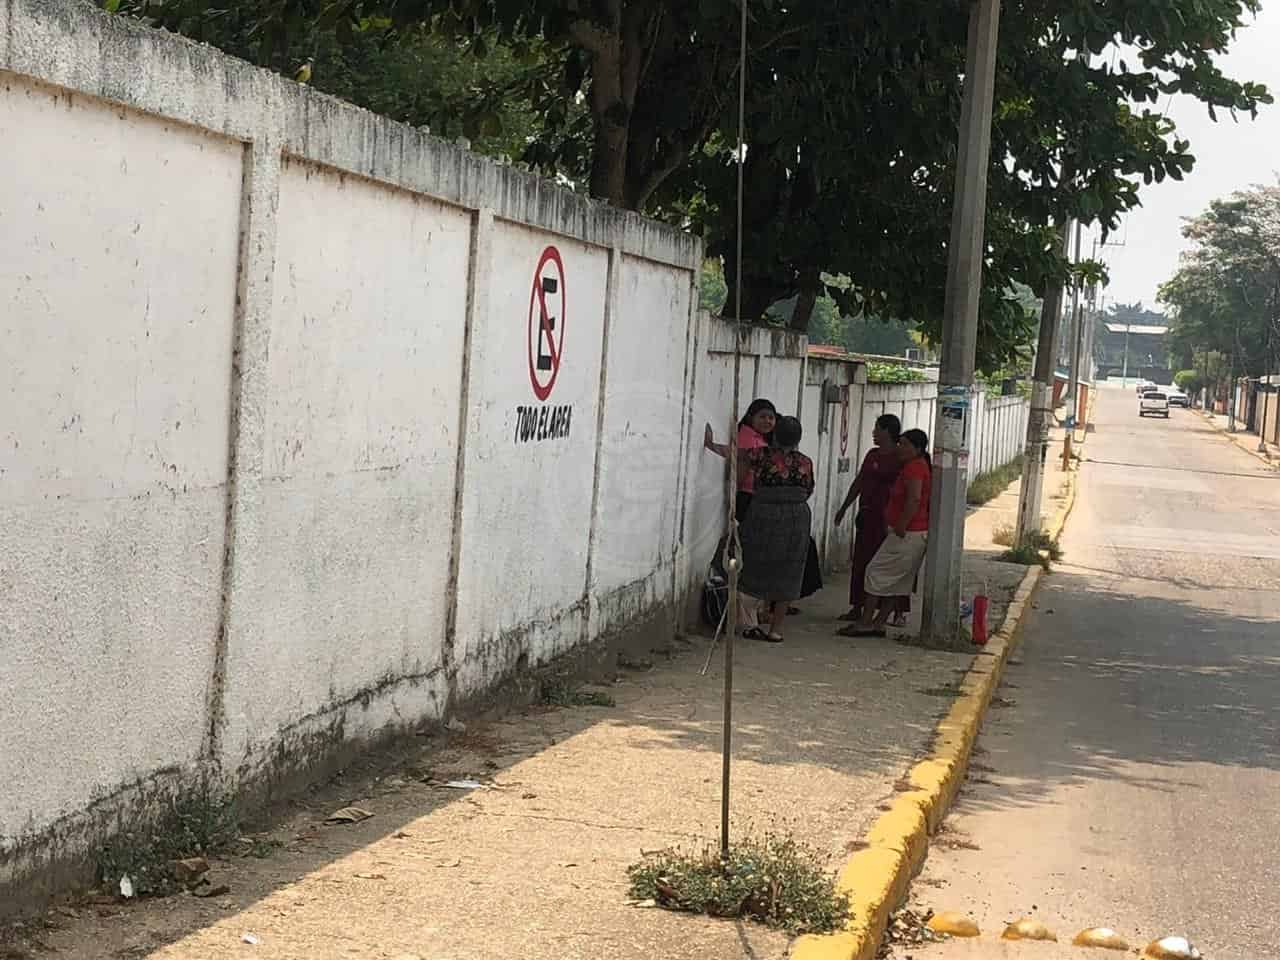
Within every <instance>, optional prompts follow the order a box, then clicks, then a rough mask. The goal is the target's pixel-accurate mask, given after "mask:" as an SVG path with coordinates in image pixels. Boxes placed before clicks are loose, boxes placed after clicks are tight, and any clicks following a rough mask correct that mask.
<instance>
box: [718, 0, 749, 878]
mask: <svg viewBox="0 0 1280 960" xmlns="http://www.w3.org/2000/svg"><path fill="white" fill-rule="evenodd" d="M739 32H740V38H739V42H740V47H739V51H738V226H737V230H738V236H737V245H738V249H737V268H736V269H735V270H734V294H733V302H734V306H735V308H736V309H735V310H734V313H735V314H736V317H735V318H734V319H735V321H736V323H735V325H734V329H733V412H732V415H731V417H730V428H729V429H730V434H729V436H730V440H729V543H730V544H731V545H733V548H734V556H733V557H732V558H731V559H730V560H729V563H728V564H727V566H728V568H729V609H728V611H727V614H728V615H727V617H726V619H725V637H724V731H723V737H724V741H723V745H722V747H721V758H720V859H721V861H727V860H728V859H729V775H730V772H731V767H732V760H733V641H734V635H735V634H736V633H737V631H738V574H739V571H740V569H741V566H742V557H741V555H740V554H741V551H740V550H739V549H738V548H737V544H738V429H737V424H736V423H735V422H734V420H735V418H736V417H737V415H738V403H739V397H738V389H739V387H738V381H739V380H740V379H741V377H740V373H741V369H742V234H743V230H742V209H743V202H742V197H743V179H744V176H745V173H746V166H747V131H746V126H747V0H742V23H741V25H740V30H739Z"/></svg>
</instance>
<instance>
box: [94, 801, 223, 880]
mask: <svg viewBox="0 0 1280 960" xmlns="http://www.w3.org/2000/svg"><path fill="white" fill-rule="evenodd" d="M239 835H240V829H239V820H238V818H237V816H236V810H235V806H234V804H233V803H232V801H231V800H229V799H220V798H217V797H214V796H213V795H211V794H210V793H208V792H206V791H204V790H197V791H191V792H188V793H185V794H182V795H180V796H176V797H174V798H173V800H172V802H171V803H170V807H169V809H168V810H167V811H166V812H165V815H164V816H163V817H162V818H161V819H160V820H159V822H158V823H156V825H155V826H154V827H152V828H151V829H149V830H146V831H139V832H132V831H131V832H128V833H124V834H121V835H120V836H118V837H114V838H113V839H112V840H111V841H110V842H109V843H107V844H106V845H105V846H103V847H101V848H100V849H99V850H98V855H97V874H98V882H99V883H100V884H102V885H103V887H104V888H105V889H106V890H108V891H110V892H115V891H116V890H118V889H119V887H120V879H121V877H125V876H127V877H128V878H129V880H130V882H131V883H132V885H133V890H134V893H135V895H136V896H139V897H147V896H165V895H167V894H171V893H175V892H177V891H178V890H179V889H181V885H180V884H179V883H178V881H177V880H176V879H175V878H174V877H173V875H172V873H171V871H170V868H169V862H170V861H172V860H183V859H185V858H187V857H197V856H205V855H208V854H214V853H218V852H220V851H223V850H226V849H227V848H228V847H229V846H230V845H231V844H232V843H233V842H234V841H235V840H236V839H237V838H238V837H239Z"/></svg>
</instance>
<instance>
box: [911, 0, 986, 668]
mask: <svg viewBox="0 0 1280 960" xmlns="http://www.w3.org/2000/svg"><path fill="white" fill-rule="evenodd" d="M999 27H1000V3H999V0H975V2H974V3H973V4H972V6H971V7H970V8H969V47H968V56H967V65H966V68H965V81H964V103H963V106H962V107H961V113H960V147H959V156H958V157H957V163H956V185H955V206H954V208H953V212H952V216H951V242H950V244H949V245H948V249H947V291H946V304H945V307H944V311H943V333H942V369H941V371H940V374H941V375H940V377H939V383H938V409H937V415H936V419H935V426H934V436H933V447H934V451H935V453H936V454H937V455H936V457H935V459H934V465H933V496H932V503H931V516H932V518H933V519H932V524H931V526H932V529H931V531H930V534H929V554H928V558H929V559H928V575H927V576H926V578H925V594H924V615H923V621H922V627H921V635H922V637H923V638H924V639H925V642H927V643H932V644H934V645H938V646H959V644H960V642H961V638H960V583H961V572H962V565H963V552H964V518H965V491H966V487H967V483H966V479H967V474H968V472H969V468H968V460H969V451H968V437H967V436H966V433H967V428H968V427H969V426H970V425H969V423H968V420H969V413H970V402H971V401H972V399H973V396H972V395H973V367H974V358H975V354H976V352H977V343H978V297H979V293H980V292H981V288H982V256H983V250H984V247H983V228H984V226H985V222H986V206H987V165H988V161H989V157H990V153H991V101H992V94H993V91H994V87H995V67H996V38H997V36H998V33H999Z"/></svg>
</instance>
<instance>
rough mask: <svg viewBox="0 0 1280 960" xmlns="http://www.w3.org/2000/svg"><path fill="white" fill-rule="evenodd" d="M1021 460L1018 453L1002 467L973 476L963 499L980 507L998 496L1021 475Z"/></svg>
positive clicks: (973, 505)
mask: <svg viewBox="0 0 1280 960" xmlns="http://www.w3.org/2000/svg"><path fill="white" fill-rule="evenodd" d="M1022 460H1023V457H1022V455H1021V454H1019V455H1018V456H1017V457H1015V458H1014V459H1013V460H1010V461H1009V462H1008V463H1006V464H1005V465H1004V466H1003V467H996V468H995V469H994V470H988V471H986V472H985V473H980V474H978V475H977V476H976V477H974V478H973V482H972V483H970V484H969V490H968V492H967V493H966V494H965V501H966V502H967V503H968V504H969V506H971V507H980V506H982V505H983V504H984V503H987V502H988V501H991V500H994V499H995V498H996V497H998V496H1000V494H1002V493H1004V492H1005V490H1006V489H1007V488H1008V486H1009V484H1011V483H1013V481H1015V480H1017V479H1018V478H1019V477H1020V476H1022Z"/></svg>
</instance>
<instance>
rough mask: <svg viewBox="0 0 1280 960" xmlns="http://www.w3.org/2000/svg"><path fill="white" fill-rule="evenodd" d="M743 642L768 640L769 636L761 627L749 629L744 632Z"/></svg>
mask: <svg viewBox="0 0 1280 960" xmlns="http://www.w3.org/2000/svg"><path fill="white" fill-rule="evenodd" d="M742 639H743V640H768V639H769V634H767V633H765V632H764V631H763V630H761V629H760V628H759V627H747V629H745V630H743V631H742Z"/></svg>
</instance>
